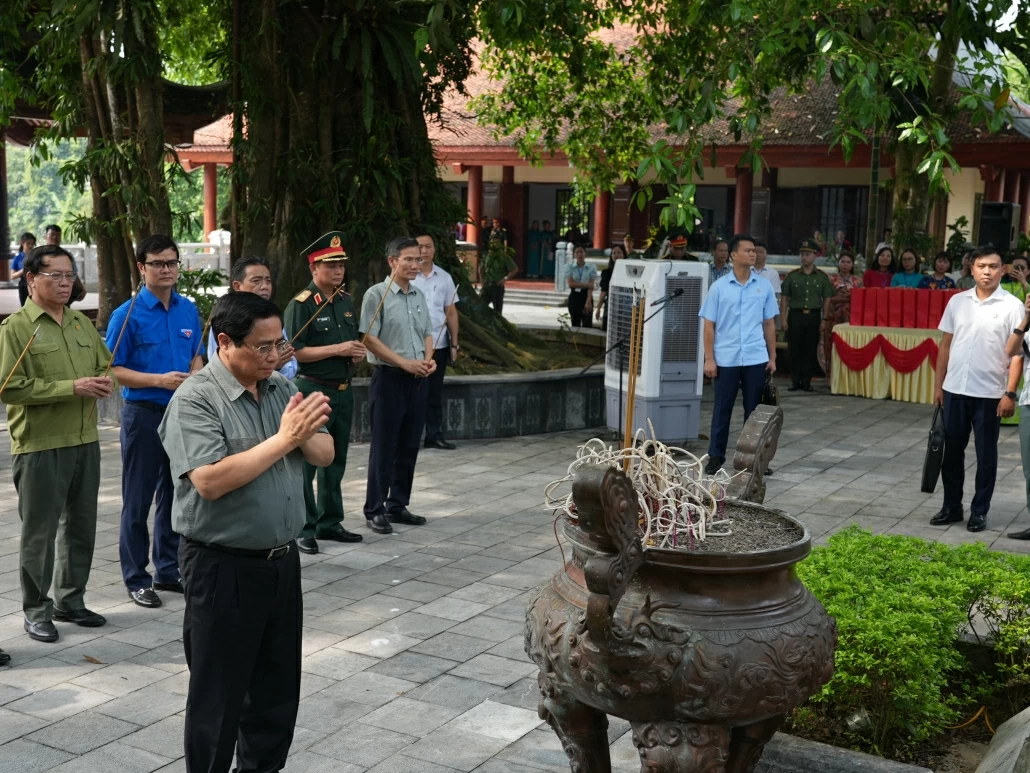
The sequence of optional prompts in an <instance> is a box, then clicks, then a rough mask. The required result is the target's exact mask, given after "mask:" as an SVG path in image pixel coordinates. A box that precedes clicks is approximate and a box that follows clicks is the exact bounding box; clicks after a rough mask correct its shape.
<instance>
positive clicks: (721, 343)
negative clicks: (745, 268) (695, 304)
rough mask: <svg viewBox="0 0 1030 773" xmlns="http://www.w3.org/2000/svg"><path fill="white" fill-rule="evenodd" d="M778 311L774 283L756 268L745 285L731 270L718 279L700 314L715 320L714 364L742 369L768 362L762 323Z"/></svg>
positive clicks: (709, 291)
mask: <svg viewBox="0 0 1030 773" xmlns="http://www.w3.org/2000/svg"><path fill="white" fill-rule="evenodd" d="M777 312H778V309H777V308H776V295H775V294H774V293H773V289H772V285H771V284H769V282H768V280H766V279H763V278H762V277H760V276H758V274H757V273H755V271H754V270H753V269H752V271H751V277H750V278H749V279H748V281H747V283H746V284H743V285H741V284H740V282H739V281H737V276H736V274H734V273H732V272H730V274H729V275H727V276H724V277H723V278H722V279H719V280H716V282H715V283H714V284H713V285H712V286H711V288H710V289H709V290H708V295H707V296H706V297H705V302H704V305H703V306H702V307H701V311H700V312H699V314H698V316H699V317H701V318H702V319H707V320H709V321H711V322H714V323H715V364H716V365H718V366H719V367H720V368H739V367H743V366H747V365H763V364H765V363H766V362H768V361H769V348H768V347H767V346H766V345H765V332H764V330H763V327H762V325H763V323H764V322H765V320H767V319H773V318H774V317H775V316H776V314H777Z"/></svg>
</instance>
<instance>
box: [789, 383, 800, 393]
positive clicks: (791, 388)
mask: <svg viewBox="0 0 1030 773" xmlns="http://www.w3.org/2000/svg"><path fill="white" fill-rule="evenodd" d="M787 391H788V392H800V391H801V384H791V385H790V386H789V387H787Z"/></svg>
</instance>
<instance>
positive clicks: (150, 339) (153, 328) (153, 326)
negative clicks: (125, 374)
mask: <svg viewBox="0 0 1030 773" xmlns="http://www.w3.org/2000/svg"><path fill="white" fill-rule="evenodd" d="M131 303H132V299H131V298H130V299H129V300H127V301H126V302H125V303H123V304H122V305H121V306H119V307H118V308H117V309H115V310H114V313H113V314H112V315H111V320H110V321H109V322H108V323H107V348H108V349H110V350H111V351H114V347H115V343H116V342H117V341H118V333H119V331H120V330H121V329H122V323H123V322H125V315H126V314H128V312H129V304H131ZM202 329H203V328H202V325H201V324H200V314H199V313H198V312H197V307H196V306H194V305H193V301H191V300H189V299H188V298H184V297H183V296H181V295H179V294H178V293H177V292H175V291H174V290H173V291H172V298H171V302H170V303H169V304H168V310H167V311H165V307H164V304H162V303H161V301H160V300H158V298H157V296H156V295H154V294H153V293H152V292H150V290H148V289H147V288H146V287H144V288H143V289H142V290H140V293H139V300H138V301H136V305H135V307H133V309H132V315H131V316H130V317H129V323H128V325H126V326H125V335H123V336H122V343H121V345H120V346H119V347H118V352H117V354H116V355H115V358H114V361H113V362H112V363H111V364H112V365H117V366H120V367H123V368H128V369H129V370H138V371H139V372H140V373H168V372H169V371H173V370H177V371H180V372H182V373H189V372H190V362H191V361H192V359H193V356H194V355H196V354H202V353H203V351H204V350H203V347H202V346H201V341H200V334H201V331H202ZM122 397H124V398H125V399H126V400H128V401H130V402H132V401H137V400H146V401H148V402H151V403H159V404H160V405H168V401H169V400H171V399H172V391H171V390H170V389H161V388H160V387H147V388H146V389H133V388H130V387H122Z"/></svg>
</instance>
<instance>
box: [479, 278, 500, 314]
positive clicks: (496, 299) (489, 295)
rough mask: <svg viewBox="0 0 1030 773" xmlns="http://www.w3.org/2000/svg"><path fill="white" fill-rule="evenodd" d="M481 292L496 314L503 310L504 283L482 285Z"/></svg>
mask: <svg viewBox="0 0 1030 773" xmlns="http://www.w3.org/2000/svg"><path fill="white" fill-rule="evenodd" d="M483 294H484V295H485V297H486V302H487V303H488V304H490V305H491V306H493V307H494V311H496V312H497V313H498V314H502V313H503V312H504V285H484V286H483Z"/></svg>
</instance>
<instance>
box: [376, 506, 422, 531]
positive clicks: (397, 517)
mask: <svg viewBox="0 0 1030 773" xmlns="http://www.w3.org/2000/svg"><path fill="white" fill-rule="evenodd" d="M386 520H388V521H389V522H390V523H404V524H407V525H408V526H424V525H425V523H426V519H425V518H423V517H422V516H421V515H415V514H413V513H410V512H408V508H406V507H405V508H402V509H400V510H397V511H395V512H392V513H387V514H386Z"/></svg>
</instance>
